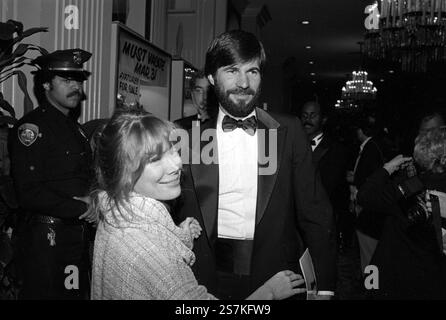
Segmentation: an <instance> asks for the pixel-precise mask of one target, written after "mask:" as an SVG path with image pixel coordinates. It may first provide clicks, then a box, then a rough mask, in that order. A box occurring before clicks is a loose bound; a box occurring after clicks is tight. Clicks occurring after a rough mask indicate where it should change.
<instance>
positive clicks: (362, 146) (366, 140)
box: [353, 137, 372, 175]
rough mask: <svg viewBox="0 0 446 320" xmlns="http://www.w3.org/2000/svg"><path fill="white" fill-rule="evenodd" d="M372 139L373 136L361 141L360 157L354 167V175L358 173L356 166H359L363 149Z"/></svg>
mask: <svg viewBox="0 0 446 320" xmlns="http://www.w3.org/2000/svg"><path fill="white" fill-rule="evenodd" d="M370 139H372V137H368V138H367V139H365V140H364V142H363V143H361V145H360V146H359V154H358V157H357V158H356V163H355V168H354V169H353V175H355V173H356V168H357V167H358V163H359V159H361V154H362V150H364V147H365V145H366V144H367V142H369V140H370Z"/></svg>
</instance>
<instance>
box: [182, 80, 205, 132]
mask: <svg viewBox="0 0 446 320" xmlns="http://www.w3.org/2000/svg"><path fill="white" fill-rule="evenodd" d="M208 88H209V81H208V79H207V77H206V76H205V75H204V73H203V71H198V72H196V73H194V74H193V76H192V79H191V80H190V91H191V96H192V103H193V106H194V108H195V111H196V112H197V113H196V114H194V115H192V116H189V117H185V118H182V119H179V120H176V121H175V123H176V124H177V125H179V126H180V127H181V128H183V129H185V130H189V129H190V128H192V126H193V125H194V124H198V123H203V122H205V121H207V120H209V118H210V114H209V110H208V105H207V97H208Z"/></svg>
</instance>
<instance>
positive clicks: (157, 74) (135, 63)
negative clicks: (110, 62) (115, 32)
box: [117, 30, 171, 103]
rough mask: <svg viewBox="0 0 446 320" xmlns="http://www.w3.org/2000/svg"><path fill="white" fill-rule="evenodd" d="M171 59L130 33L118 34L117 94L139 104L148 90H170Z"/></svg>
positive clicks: (121, 32) (129, 101)
mask: <svg viewBox="0 0 446 320" xmlns="http://www.w3.org/2000/svg"><path fill="white" fill-rule="evenodd" d="M170 59H171V57H170V56H169V55H168V54H166V53H164V52H163V51H161V50H159V49H158V48H156V47H154V46H153V45H151V44H150V43H149V42H148V41H145V40H141V39H140V38H138V37H137V36H135V35H133V34H132V33H130V32H127V31H125V30H121V31H120V32H119V52H118V74H117V77H118V88H117V89H118V90H117V91H118V95H121V96H122V97H123V98H124V99H125V102H126V103H133V102H140V98H141V95H142V91H144V90H145V89H147V87H160V88H168V86H169V77H170V64H171V61H170Z"/></svg>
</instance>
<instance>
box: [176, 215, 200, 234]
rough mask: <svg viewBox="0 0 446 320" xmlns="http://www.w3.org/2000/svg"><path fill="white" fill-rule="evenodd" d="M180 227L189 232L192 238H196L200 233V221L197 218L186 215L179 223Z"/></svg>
mask: <svg viewBox="0 0 446 320" xmlns="http://www.w3.org/2000/svg"><path fill="white" fill-rule="evenodd" d="M180 228H181V229H183V230H185V231H186V232H189V234H190V235H191V237H192V238H193V239H197V238H198V237H199V236H200V235H201V231H202V229H201V227H200V223H198V221H197V219H195V218H191V217H188V218H186V219H185V220H184V221H183V222H181V223H180Z"/></svg>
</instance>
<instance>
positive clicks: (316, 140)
mask: <svg viewBox="0 0 446 320" xmlns="http://www.w3.org/2000/svg"><path fill="white" fill-rule="evenodd" d="M323 137H324V133H323V132H321V133H319V134H318V135H317V136H315V137H314V138H313V139H311V141H314V145H313V144H311V150H312V151H314V150H315V149H316V148H317V146H318V145H319V143H321V141H322V138H323Z"/></svg>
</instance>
